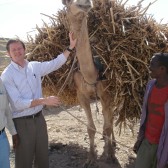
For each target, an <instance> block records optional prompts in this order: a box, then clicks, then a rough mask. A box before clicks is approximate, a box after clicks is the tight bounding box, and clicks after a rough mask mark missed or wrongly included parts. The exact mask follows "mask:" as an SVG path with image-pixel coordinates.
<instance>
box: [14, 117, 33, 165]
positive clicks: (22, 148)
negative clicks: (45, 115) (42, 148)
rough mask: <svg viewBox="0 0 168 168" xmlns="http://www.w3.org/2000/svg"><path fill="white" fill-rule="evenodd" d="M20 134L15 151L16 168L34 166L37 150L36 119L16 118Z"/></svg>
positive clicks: (15, 121)
mask: <svg viewBox="0 0 168 168" xmlns="http://www.w3.org/2000/svg"><path fill="white" fill-rule="evenodd" d="M14 123H15V126H16V130H17V133H18V135H19V146H18V147H17V148H16V151H15V166H16V168H32V164H33V158H34V152H35V131H36V129H35V123H34V119H14Z"/></svg>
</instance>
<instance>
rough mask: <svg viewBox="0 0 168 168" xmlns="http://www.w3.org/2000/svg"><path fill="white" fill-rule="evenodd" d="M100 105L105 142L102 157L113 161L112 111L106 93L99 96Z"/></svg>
mask: <svg viewBox="0 0 168 168" xmlns="http://www.w3.org/2000/svg"><path fill="white" fill-rule="evenodd" d="M100 101H101V104H102V113H103V117H104V126H103V135H104V140H105V146H104V155H105V156H106V158H107V160H108V161H109V160H111V161H115V154H114V146H113V145H112V141H111V135H112V140H114V141H115V138H114V132H113V111H111V108H110V104H111V101H110V97H108V93H104V94H102V95H101V98H100Z"/></svg>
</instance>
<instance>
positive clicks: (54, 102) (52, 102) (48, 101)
mask: <svg viewBox="0 0 168 168" xmlns="http://www.w3.org/2000/svg"><path fill="white" fill-rule="evenodd" d="M43 103H44V104H45V105H48V106H59V105H61V101H60V100H59V98H58V97H57V96H49V97H46V98H44V100H43Z"/></svg>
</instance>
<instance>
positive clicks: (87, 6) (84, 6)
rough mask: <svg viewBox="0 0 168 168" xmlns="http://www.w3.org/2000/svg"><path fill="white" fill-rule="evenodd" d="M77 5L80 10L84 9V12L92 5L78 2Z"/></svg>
mask: <svg viewBox="0 0 168 168" xmlns="http://www.w3.org/2000/svg"><path fill="white" fill-rule="evenodd" d="M77 7H78V8H80V9H81V10H83V11H85V12H88V11H89V10H90V9H91V8H92V6H91V5H90V4H89V5H80V4H77Z"/></svg>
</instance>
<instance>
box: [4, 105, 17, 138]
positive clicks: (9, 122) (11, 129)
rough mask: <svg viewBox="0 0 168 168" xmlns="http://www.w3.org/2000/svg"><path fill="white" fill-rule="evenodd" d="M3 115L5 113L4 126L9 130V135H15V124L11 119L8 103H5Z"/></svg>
mask: <svg viewBox="0 0 168 168" xmlns="http://www.w3.org/2000/svg"><path fill="white" fill-rule="evenodd" d="M5 115H6V118H7V125H6V127H7V129H8V130H9V132H10V134H11V135H15V134H16V129H15V126H14V123H13V120H12V114H11V110H10V107H9V104H7V106H6V110H5Z"/></svg>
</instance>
